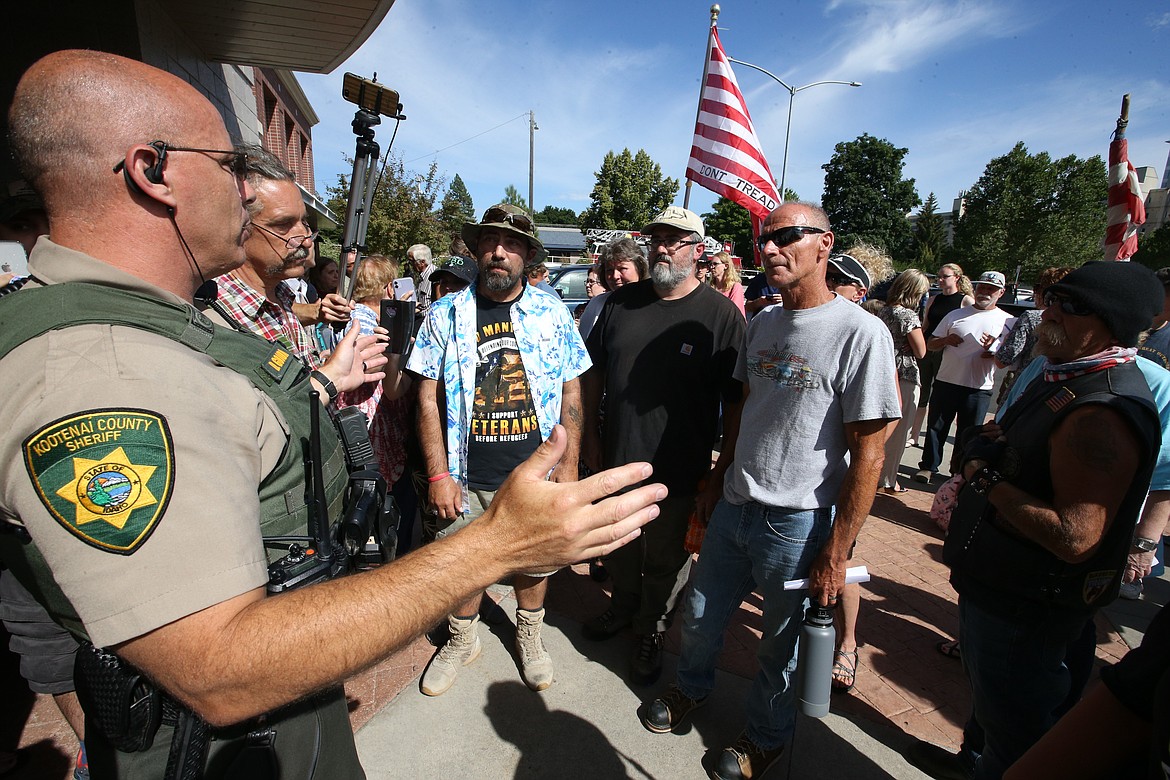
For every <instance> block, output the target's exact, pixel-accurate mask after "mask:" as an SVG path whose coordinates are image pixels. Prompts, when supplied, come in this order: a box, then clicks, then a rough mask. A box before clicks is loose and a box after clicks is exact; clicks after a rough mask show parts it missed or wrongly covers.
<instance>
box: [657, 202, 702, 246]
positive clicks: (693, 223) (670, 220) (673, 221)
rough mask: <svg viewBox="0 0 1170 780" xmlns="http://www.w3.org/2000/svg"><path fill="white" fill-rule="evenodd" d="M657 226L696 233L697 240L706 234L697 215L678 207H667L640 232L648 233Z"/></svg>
mask: <svg viewBox="0 0 1170 780" xmlns="http://www.w3.org/2000/svg"><path fill="white" fill-rule="evenodd" d="M658 225H665V226H666V227H672V228H678V229H679V230H683V231H686V232H687V233H698V234H699V238H704V237H706V232H705V231H704V229H703V220H701V219H700V218H699V215H698V214H696V213H695V212H693V211H689V210H687V209H684V208H681V207H679V206H667V207H666V209H665V210H664V211H663V212H662V213H661V214H659V215H658V216H657V217H655V218H654V219H652V220H651V221H650V222H648V223H646V226H645V227H643V228H642V232H643V233H649V232H651V231H652V230H653V229H654V228H655V227H656V226H658Z"/></svg>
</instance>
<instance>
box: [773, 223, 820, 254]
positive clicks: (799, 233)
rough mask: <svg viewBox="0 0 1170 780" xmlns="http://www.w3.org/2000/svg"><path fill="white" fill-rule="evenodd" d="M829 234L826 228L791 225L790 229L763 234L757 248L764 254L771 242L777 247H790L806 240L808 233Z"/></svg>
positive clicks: (783, 228) (784, 228) (785, 228)
mask: <svg viewBox="0 0 1170 780" xmlns="http://www.w3.org/2000/svg"><path fill="white" fill-rule="evenodd" d="M827 232H828V231H826V230H825V229H824V228H819V227H813V226H812V225H789V226H788V227H782V228H780V229H779V230H773V231H772V232H771V233H762V234H761V235H760V237H759V238H757V239H756V246H758V247H759V248H760V251H761V252H763V251H764V247H765V246H767V245H768V242H769V241H770V242H772V243H773V244H775V245H776V246H788V245H789V244H794V243H796V242H797V241H799V240H800V239H802V238H804V236H805V235H806V234H808V233H827Z"/></svg>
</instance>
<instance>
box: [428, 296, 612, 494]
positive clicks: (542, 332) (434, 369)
mask: <svg viewBox="0 0 1170 780" xmlns="http://www.w3.org/2000/svg"><path fill="white" fill-rule="evenodd" d="M511 318H512V328H513V332H514V333H515V334H516V342H517V346H518V347H519V349H520V361H521V363H523V365H524V373H525V375H526V376H527V377H528V388H529V391H530V392H531V393H532V401H533V404H534V405H535V406H536V417H537V421H538V422H539V424H540V436H541V438H542V439H547V438H548V437H549V436H551V435H552V429H553V426H554V425H556V424H557V423H558V422H560V419H561V389H562V387H563V386H564V384H565V382H569V381H572V380H573V379H576V378H577V377H579V376H581V374H584V373H585V372H586V371H587V370H589V367H590V366H592V365H593V364H592V363H591V362H590V360H589V353H588V351H587V350H586V349H585V344H584V342H582V341H581V335H580V334H579V333H578V332H577V326H576V323H574V322H573V317H572V315H571V314H569V310H568V308H567V307H566V306H565V304H564V303H562V302H561V299H560V298H559V297H557V296H555V295H549V294H548V293H546V292H543V291H541V290H537V289H535V288H533V287H530V286H528V285H527V284H526V285H524V292H523V293H522V294H521V295H520V298H519V299H518V300H517V301H516V303H515V304H514V305H513V306H512V308H511ZM475 328H476V308H475V285H474V284H473V285H471V286H470V287H468V288H467V289H465V290H463V291H462V292H458V293H455V294H453V295H447V296H444V297H443V298H440V299H439V300H437V301H435V302H434V303H432V304H431V306H430V308H429V309H427V314H426V318H425V319H424V320H423V324H422V327H421V328H420V329H419V332H418V336H417V338H416V339H415V342H414V351H413V352H412V353H411V355H410V359H409V360H408V361H407V364H406V368H407V370H408V371H412V372H414V373H416V374H419V375H420V376H423V377H426V378H427V379H434V380H436V381H442V382H443V383H444V385H445V389H446V399H447V465H448V467H449V468H450V470H451V476H452V477H454V478H455V481H456V482H458V483H459V485H460V487H462V489H463V508H464V511H466V510H467V508H468V503H467V437H468V432H469V431H470V428H471V408H472V404H473V403H474V401H475V366H476V359H477V353H476V348H475Z"/></svg>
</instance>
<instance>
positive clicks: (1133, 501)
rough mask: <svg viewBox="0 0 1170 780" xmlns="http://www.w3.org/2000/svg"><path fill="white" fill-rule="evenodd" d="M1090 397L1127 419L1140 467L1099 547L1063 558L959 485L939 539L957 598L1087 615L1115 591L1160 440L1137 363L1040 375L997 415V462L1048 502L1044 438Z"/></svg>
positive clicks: (1019, 484) (1153, 408)
mask: <svg viewBox="0 0 1170 780" xmlns="http://www.w3.org/2000/svg"><path fill="white" fill-rule="evenodd" d="M1087 404H1104V405H1107V406H1108V407H1109V408H1110V409H1113V410H1114V411H1115V412H1117V413H1118V414H1119V415H1121V416H1122V417H1123V418H1125V419H1126V420H1128V422H1129V425H1130V428H1131V430H1132V432H1133V433H1134V434H1135V435H1136V437H1137V439H1138V441H1139V442H1140V446H1141V459H1140V461H1139V465H1138V469H1137V472H1136V473H1135V474H1134V478H1133V481H1132V482H1131V483H1130V485H1129V487H1128V489H1127V491H1126V493H1125V497H1124V498H1123V500H1122V502H1121V505H1120V507H1119V508H1118V510H1117V514H1116V515H1115V516H1114V517H1113V518H1112V522H1111V523H1109V525H1108V526H1107V527H1106V530H1105V536H1104V538H1103V539H1102V541H1101V544H1100V545H1099V546H1098V547H1097V550H1096V551H1095V552H1094V553H1093V555H1092V556H1091V557H1090V558H1089V559H1088V560H1085V561H1082V562H1081V563H1068V562H1066V561H1062V560H1060V559H1059V558H1057V557H1056V556H1055V555H1053V554H1052V553H1051V552H1049V551H1048V550H1046V549H1044V548H1043V547H1041V546H1040V545H1038V544H1036V543H1035V542H1032V541H1029V540H1027V539H1024V538H1022V537H1020V536H1018V535H1017V534H1016V533H1015V532H1013V531H1011V530H1008V529H1007V528H1006V526H1005V525H1004V524H1003V523H1001V522H1000V521H999V519H998V513H997V512H996V510H995V507H993V506H992V505H991V504H990V502H988V501H987V499H986V498H984V497H983V496H981V495H979V494H978V493H976V492H975V491H974V490H972V489H971V488H970V486H964V487H963V489H962V491H961V492H960V493H959V501H958V504H957V505H956V507H955V510H954V513H953V514H952V516H951V527H950V530H949V532H948V534H947V539H946V542H945V544H944V545H943V560H944V562H946V563H947V564H948V565H949V566H950V567H951V584H952V585H954V587H955V590H956V591H958V592H959V594H960V595H962V596H963V597H965V598H970V599H973V600H974V601H976V602H977V603H979V604H980V605H981V606H982V607H984V608H987V609H992V610H994V609H995V608H996V607H997V606H998V607H1002V608H1007V607H1009V605H1010V606H1012V607H1015V606H1018V605H1020V604H1022V603H1034V604H1038V605H1043V606H1047V607H1052V608H1056V609H1065V610H1070V611H1076V612H1091V611H1093V610H1095V609H1097V608H1098V607H1101V606H1104V605H1105V604H1108V603H1109V602H1111V601H1113V600H1114V599H1115V598H1117V592H1118V589H1119V587H1120V585H1121V576H1122V573H1123V572H1124V567H1125V557H1126V553H1127V552H1128V551H1129V547H1130V544H1131V540H1132V539H1133V530H1134V525H1135V524H1136V522H1137V518H1138V514H1139V513H1140V512H1141V507H1142V502H1143V501H1144V500H1145V497H1146V494H1147V493H1148V491H1149V486H1150V476H1151V474H1152V473H1153V469H1154V464H1155V462H1156V460H1157V456H1158V448H1159V446H1160V443H1161V428H1160V422H1159V418H1158V411H1157V407H1156V405H1155V404H1154V401H1153V397H1152V395H1151V394H1150V389H1149V387H1148V386H1147V385H1146V380H1145V377H1143V376H1142V373H1141V369H1140V368H1138V366H1137V364H1136V363H1133V362H1131V363H1126V364H1123V365H1120V366H1116V367H1114V368H1111V369H1108V370H1105V371H1096V372H1094V373H1091V374H1085V375H1083V376H1079V377H1076V378H1074V379H1070V380H1066V381H1063V382H1046V381H1044V380H1043V379H1042V378H1038V379H1036V380H1035V381H1034V382H1033V383H1032V384H1031V385H1030V386H1029V387H1028V389H1027V390H1026V391H1025V392H1024V394H1023V395H1021V396H1020V398H1019V399H1018V400H1017V401H1016V403H1015V404H1013V405H1012V407H1011V408H1010V409H1009V410H1008V412H1007V413H1006V414H1005V415H1004V418H1003V420H1002V421H1001V425H1002V426H1003V428H1004V430H1005V434H1006V436H1007V448H1006V449H1005V451H1004V453H1003V455H1002V456H1001V457H1000V459H999V462H998V464H995V465H996V467H997V468H998V470H999V471H1000V473H1001V474H1003V475H1004V477H1005V478H1006V479H1007V481H1008V482H1010V483H1011V484H1012V485H1014V486H1015V487H1018V488H1019V489H1021V490H1023V491H1025V492H1027V493H1030V494H1031V495H1034V496H1036V497H1037V498H1039V499H1041V500H1043V501H1046V502H1049V503H1050V502H1051V501H1052V497H1053V489H1052V475H1051V474H1050V472H1049V446H1048V439H1049V436H1050V434H1051V432H1052V430H1053V429H1054V428H1055V427H1056V426H1057V425H1058V424H1059V423H1060V422H1061V420H1063V419H1064V418H1065V417H1066V416H1068V414H1070V413H1071V412H1072V411H1073V410H1074V409H1078V408H1080V407H1082V406H1085V405H1087Z"/></svg>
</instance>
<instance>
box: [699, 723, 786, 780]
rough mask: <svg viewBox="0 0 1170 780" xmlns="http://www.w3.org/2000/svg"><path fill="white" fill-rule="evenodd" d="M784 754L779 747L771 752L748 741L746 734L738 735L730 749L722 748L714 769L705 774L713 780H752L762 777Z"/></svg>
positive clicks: (782, 747)
mask: <svg viewBox="0 0 1170 780" xmlns="http://www.w3.org/2000/svg"><path fill="white" fill-rule="evenodd" d="M783 753H784V746H783V745H781V746H780V747H777V748H772V749H771V750H764V749H762V748H760V746H759V745H757V744H756V743H755V742H752V741H751V740H750V739H748V736H747V734H746V733H743V734H740V735H739V739H737V740H735V744H733V745H732V746H731V747H725V748H723V751H722V752H721V753H720V754H719V759H718V760H717V761H716V762H715V768H714V769H711V770H709V771H708V772H707V776H708V777H711V778H713V780H753V778H754V779H758V778H760V777H763V776H764V773H765V772H767V771H768V769H769V768H770V767H771V766H772V764H775V763H776V761H777V760H778V759H779V758H780V756H781V755H783Z"/></svg>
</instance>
